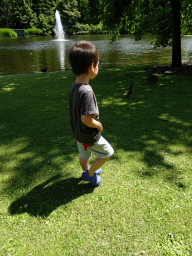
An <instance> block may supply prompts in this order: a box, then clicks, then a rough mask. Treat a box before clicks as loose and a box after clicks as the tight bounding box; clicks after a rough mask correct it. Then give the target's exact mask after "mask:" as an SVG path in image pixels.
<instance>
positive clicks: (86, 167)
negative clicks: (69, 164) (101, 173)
mask: <svg viewBox="0 0 192 256" xmlns="http://www.w3.org/2000/svg"><path fill="white" fill-rule="evenodd" d="M79 162H80V165H81V167H82V169H83V171H87V170H89V161H88V160H84V159H82V158H80V157H79Z"/></svg>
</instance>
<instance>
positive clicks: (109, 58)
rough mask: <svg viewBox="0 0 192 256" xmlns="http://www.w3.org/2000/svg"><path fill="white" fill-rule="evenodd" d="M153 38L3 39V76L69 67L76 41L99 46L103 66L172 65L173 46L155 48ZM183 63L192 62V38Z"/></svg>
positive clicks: (0, 69) (186, 40) (187, 39)
mask: <svg viewBox="0 0 192 256" xmlns="http://www.w3.org/2000/svg"><path fill="white" fill-rule="evenodd" d="M152 39H153V37H151V36H150V35H145V36H144V37H143V38H142V40H141V41H135V39H134V37H133V36H122V37H121V38H120V40H118V41H116V42H114V43H111V42H110V36H109V35H92V36H84V35H81V36H70V37H69V36H68V38H67V40H66V41H57V40H54V38H52V37H20V38H16V39H13V38H8V39H2V38H1V39H0V74H11V73H14V74H15V73H31V72H32V73H34V72H39V71H40V70H41V69H42V68H44V67H45V66H46V67H48V71H63V70H67V69H69V68H70V65H69V62H68V58H67V56H68V52H69V49H70V48H71V46H72V45H73V44H74V42H75V41H79V40H90V41H92V42H93V43H95V45H96V46H97V48H98V50H99V52H100V55H101V59H102V65H103V66H117V65H139V64H142V65H152V64H163V63H169V64H170V63H171V58H172V52H171V47H166V48H158V49H154V48H153V45H151V44H150V42H151V41H152ZM182 61H183V62H192V37H184V38H182Z"/></svg>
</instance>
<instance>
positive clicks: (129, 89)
mask: <svg viewBox="0 0 192 256" xmlns="http://www.w3.org/2000/svg"><path fill="white" fill-rule="evenodd" d="M134 86H135V84H134V83H131V84H130V86H129V87H128V88H127V90H126V91H125V92H124V94H123V95H124V96H126V97H130V96H131V94H132V93H133V91H134V89H133V87H134Z"/></svg>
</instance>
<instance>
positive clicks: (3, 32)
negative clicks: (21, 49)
mask: <svg viewBox="0 0 192 256" xmlns="http://www.w3.org/2000/svg"><path fill="white" fill-rule="evenodd" d="M0 37H17V33H16V32H15V31H13V30H12V29H9V28H0Z"/></svg>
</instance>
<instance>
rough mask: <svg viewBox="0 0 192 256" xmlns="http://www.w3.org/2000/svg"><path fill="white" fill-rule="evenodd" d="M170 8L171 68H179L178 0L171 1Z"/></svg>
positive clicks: (180, 64)
mask: <svg viewBox="0 0 192 256" xmlns="http://www.w3.org/2000/svg"><path fill="white" fill-rule="evenodd" d="M171 7H172V29H173V31H172V67H173V68H179V67H181V66H182V62H181V15H180V11H181V5H180V0H171Z"/></svg>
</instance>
